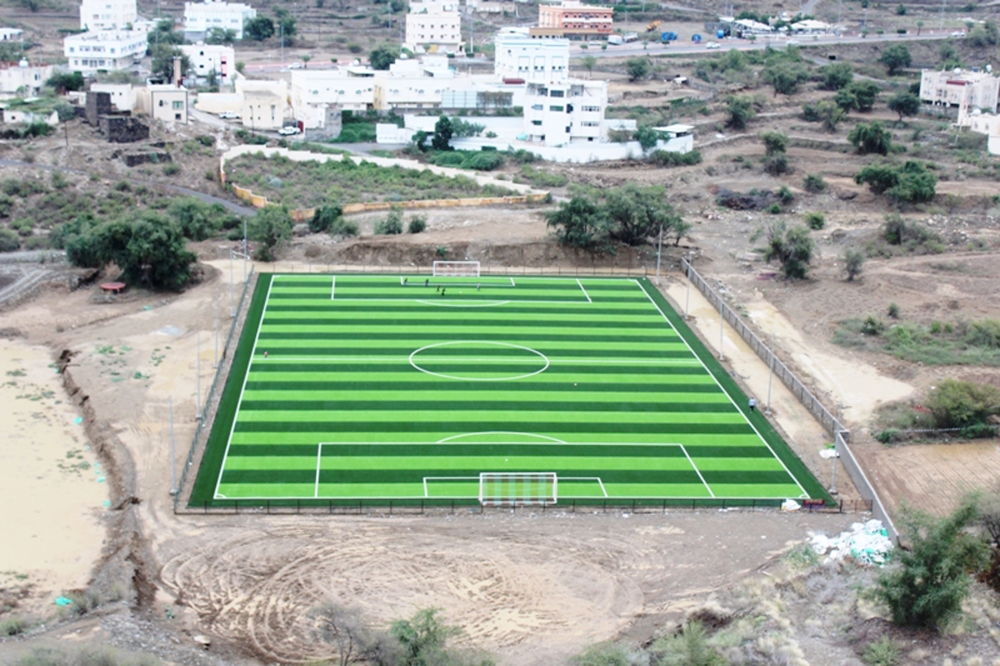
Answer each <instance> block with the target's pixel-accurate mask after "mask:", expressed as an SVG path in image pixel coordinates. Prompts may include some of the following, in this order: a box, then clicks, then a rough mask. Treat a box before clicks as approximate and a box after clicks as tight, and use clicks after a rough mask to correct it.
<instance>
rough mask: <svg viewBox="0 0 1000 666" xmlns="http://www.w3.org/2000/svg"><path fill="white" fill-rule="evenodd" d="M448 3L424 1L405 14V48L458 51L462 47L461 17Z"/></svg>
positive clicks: (429, 50)
mask: <svg viewBox="0 0 1000 666" xmlns="http://www.w3.org/2000/svg"><path fill="white" fill-rule="evenodd" d="M447 6H449V5H447V4H440V3H433V2H431V3H428V2H424V3H421V4H420V5H419V7H420V8H421V9H420V11H419V12H414V11H413V10H412V9H411V11H410V13H409V14H407V15H406V44H405V46H406V48H408V49H410V50H411V51H415V52H421V51H424V50H425V51H427V52H429V53H434V52H438V51H445V52H452V53H455V52H458V51H460V50H461V49H462V17H461V15H460V14H459V13H458V11H456V10H448V9H445V7H447Z"/></svg>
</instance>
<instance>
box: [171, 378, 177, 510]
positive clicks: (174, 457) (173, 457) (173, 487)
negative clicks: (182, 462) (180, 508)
mask: <svg viewBox="0 0 1000 666" xmlns="http://www.w3.org/2000/svg"><path fill="white" fill-rule="evenodd" d="M176 494H177V454H176V453H175V446H174V396H170V495H171V496H173V495H176Z"/></svg>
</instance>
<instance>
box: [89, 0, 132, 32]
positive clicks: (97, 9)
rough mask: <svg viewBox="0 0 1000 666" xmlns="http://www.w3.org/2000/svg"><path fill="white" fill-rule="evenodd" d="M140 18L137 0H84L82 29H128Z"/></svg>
mask: <svg viewBox="0 0 1000 666" xmlns="http://www.w3.org/2000/svg"><path fill="white" fill-rule="evenodd" d="M137 18H138V13H137V12H136V9H135V0H83V2H82V3H81V4H80V29H81V30H92V31H98V30H128V29H131V27H132V24H133V23H135V21H136V19H137Z"/></svg>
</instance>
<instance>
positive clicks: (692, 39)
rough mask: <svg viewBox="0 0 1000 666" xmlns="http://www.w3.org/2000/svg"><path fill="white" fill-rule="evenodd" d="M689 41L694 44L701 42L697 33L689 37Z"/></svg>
mask: <svg viewBox="0 0 1000 666" xmlns="http://www.w3.org/2000/svg"><path fill="white" fill-rule="evenodd" d="M691 41H692V42H696V43H697V42H700V41H701V35H699V34H698V33H695V34H693V35H691Z"/></svg>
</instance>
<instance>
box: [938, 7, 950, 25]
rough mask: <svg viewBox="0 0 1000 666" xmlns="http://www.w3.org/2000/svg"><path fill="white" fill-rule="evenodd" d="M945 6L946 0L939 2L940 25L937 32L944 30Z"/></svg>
mask: <svg viewBox="0 0 1000 666" xmlns="http://www.w3.org/2000/svg"><path fill="white" fill-rule="evenodd" d="M947 4H948V0H941V25H940V26H939V28H938V29H939V30H944V8H945V5H947Z"/></svg>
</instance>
